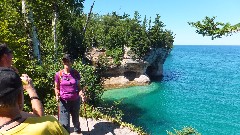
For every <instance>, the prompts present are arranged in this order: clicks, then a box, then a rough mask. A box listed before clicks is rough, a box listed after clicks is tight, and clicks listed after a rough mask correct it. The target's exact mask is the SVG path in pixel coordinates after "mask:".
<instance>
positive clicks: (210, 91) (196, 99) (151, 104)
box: [103, 46, 240, 135]
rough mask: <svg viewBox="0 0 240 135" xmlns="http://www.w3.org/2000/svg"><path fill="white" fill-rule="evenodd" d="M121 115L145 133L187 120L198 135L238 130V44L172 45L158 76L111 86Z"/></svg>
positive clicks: (230, 134)
mask: <svg viewBox="0 0 240 135" xmlns="http://www.w3.org/2000/svg"><path fill="white" fill-rule="evenodd" d="M103 98H104V99H105V100H120V99H123V101H122V103H123V105H122V106H121V109H123V111H124V113H125V114H126V115H125V116H124V117H123V118H124V120H125V121H127V122H130V123H133V124H134V125H137V126H141V127H143V128H144V129H145V130H146V131H147V132H148V133H150V134H151V135H166V134H167V132H166V130H168V131H173V128H175V129H182V128H183V126H192V127H194V128H195V129H197V130H198V132H200V133H202V134H203V135H238V134H239V135H240V46H174V49H173V50H172V52H171V54H170V55H169V56H168V58H167V60H166V62H165V63H164V78H163V80H162V81H159V82H153V83H151V84H150V85H149V86H138V87H130V88H125V89H115V90H110V91H107V92H105V93H104V95H103Z"/></svg>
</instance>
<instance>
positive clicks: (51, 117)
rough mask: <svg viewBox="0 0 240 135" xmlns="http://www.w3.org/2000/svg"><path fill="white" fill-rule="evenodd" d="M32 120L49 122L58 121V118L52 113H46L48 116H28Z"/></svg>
mask: <svg viewBox="0 0 240 135" xmlns="http://www.w3.org/2000/svg"><path fill="white" fill-rule="evenodd" d="M27 119H28V120H30V121H42V122H44V121H49V122H55V121H57V119H56V118H55V117H53V116H51V115H46V116H42V117H28V118H27Z"/></svg>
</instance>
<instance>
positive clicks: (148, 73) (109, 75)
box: [86, 47, 170, 89]
mask: <svg viewBox="0 0 240 135" xmlns="http://www.w3.org/2000/svg"><path fill="white" fill-rule="evenodd" d="M129 51H130V49H129V48H126V47H125V54H124V56H123V60H122V61H121V65H120V66H114V65H112V66H111V67H109V68H108V70H107V71H106V72H105V73H104V87H105V88H106V89H110V88H122V87H128V86H136V85H147V84H149V83H150V82H151V81H152V80H156V79H161V78H162V73H163V63H164V61H165V59H166V58H167V55H168V54H169V52H170V50H167V49H163V48H157V49H151V50H150V52H149V53H148V54H147V55H146V56H145V57H144V58H143V60H139V59H133V57H132V56H131V55H129ZM99 56H105V51H104V50H99V49H97V48H92V49H91V51H89V53H88V54H86V57H87V58H88V59H89V60H91V61H92V62H94V63H96V62H97V61H98V58H99ZM107 59H108V61H109V62H110V63H111V62H112V59H111V58H110V57H108V58H107Z"/></svg>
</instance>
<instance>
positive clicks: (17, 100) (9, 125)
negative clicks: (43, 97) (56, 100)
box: [0, 67, 69, 135]
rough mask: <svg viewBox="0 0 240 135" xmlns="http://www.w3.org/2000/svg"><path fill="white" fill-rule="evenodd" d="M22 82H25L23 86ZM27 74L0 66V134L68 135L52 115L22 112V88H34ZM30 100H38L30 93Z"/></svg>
mask: <svg viewBox="0 0 240 135" xmlns="http://www.w3.org/2000/svg"><path fill="white" fill-rule="evenodd" d="M22 80H23V82H27V84H26V85H24V86H23V84H22ZM30 83H31V82H30V79H29V77H28V76H27V75H24V76H22V78H20V76H19V75H18V74H17V73H16V72H15V71H13V70H12V69H11V68H6V67H0V135H2V134H3V135H17V134H22V135H23V134H24V135H69V133H68V132H67V131H66V129H65V128H64V127H62V126H61V125H60V124H59V122H58V121H57V119H56V118H54V117H53V116H41V117H36V115H34V114H31V113H27V112H23V111H22V109H23V104H24V95H23V88H25V89H30V88H32V89H34V88H33V87H32V85H30ZM30 98H31V100H39V98H38V96H37V95H35V96H34V95H32V97H31V94H30Z"/></svg>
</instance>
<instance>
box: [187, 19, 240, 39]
mask: <svg viewBox="0 0 240 135" xmlns="http://www.w3.org/2000/svg"><path fill="white" fill-rule="evenodd" d="M215 19H216V17H215V16H214V17H212V18H210V17H207V16H206V17H205V19H203V20H202V21H197V22H188V24H189V25H190V26H192V27H195V28H196V29H197V30H196V33H198V34H201V35H203V36H210V37H211V38H212V40H214V39H215V38H222V36H231V35H232V34H233V33H234V32H238V31H239V29H240V24H236V25H231V24H230V23H222V22H216V21H215Z"/></svg>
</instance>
